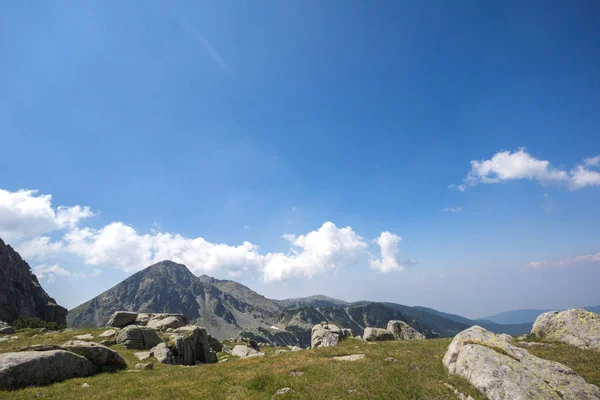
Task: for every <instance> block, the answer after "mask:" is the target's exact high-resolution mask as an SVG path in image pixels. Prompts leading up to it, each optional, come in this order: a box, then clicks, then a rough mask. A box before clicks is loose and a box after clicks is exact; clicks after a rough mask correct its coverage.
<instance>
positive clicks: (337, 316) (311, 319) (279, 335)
mask: <svg viewBox="0 0 600 400" xmlns="http://www.w3.org/2000/svg"><path fill="white" fill-rule="evenodd" d="M119 310H128V311H138V312H167V313H183V314H186V315H187V316H188V318H189V319H190V320H191V322H192V323H194V324H199V325H202V326H205V327H206V328H207V329H208V331H209V332H210V333H211V335H213V336H214V337H216V338H218V339H226V338H230V337H248V338H253V339H256V340H259V341H267V342H272V343H276V344H280V345H287V344H300V345H308V344H309V343H310V329H311V328H312V326H313V325H315V324H318V323H319V322H321V321H328V322H331V323H335V324H337V325H339V326H342V327H345V328H351V329H352V330H353V331H354V333H355V334H356V335H362V333H363V330H364V328H365V327H367V326H374V327H385V326H386V325H387V323H388V321H389V320H392V319H397V320H402V321H405V322H407V323H408V324H409V325H411V326H413V327H414V328H415V329H417V330H418V331H420V332H422V333H424V334H425V335H426V336H427V337H438V336H452V335H454V334H455V333H456V332H459V331H461V330H463V329H465V328H466V327H467V325H464V324H460V323H456V322H455V321H452V320H449V319H446V318H443V317H440V316H437V315H434V314H428V313H426V312H424V311H421V310H412V308H411V307H406V306H401V305H397V304H392V303H389V304H382V303H372V302H358V303H348V302H345V301H342V300H337V299H333V298H330V297H326V296H321V295H318V296H310V297H306V298H301V299H287V300H270V299H267V298H266V297H264V296H261V295H260V294H258V293H256V292H254V291H253V290H251V289H249V288H248V287H246V286H244V285H241V284H239V283H237V282H234V281H230V280H219V279H215V278H212V277H209V276H206V275H202V276H200V277H197V276H195V275H194V274H193V273H192V272H191V271H190V270H189V269H188V268H187V267H186V266H185V265H182V264H177V263H174V262H172V261H162V262H160V263H157V264H154V265H151V266H149V267H148V268H146V269H144V270H142V271H139V272H137V273H136V274H134V275H132V276H130V277H129V278H127V279H125V280H124V281H122V282H121V283H119V284H117V285H116V286H114V287H113V288H111V289H109V290H107V291H105V292H104V293H101V294H100V295H99V296H97V297H95V298H93V299H91V300H89V301H88V302H86V303H83V304H81V305H80V306H78V307H76V308H74V309H73V310H71V311H70V312H69V315H68V324H69V326H70V327H74V328H84V327H98V326H103V325H105V324H106V323H107V322H108V319H109V318H110V316H111V314H112V313H114V312H115V311H119Z"/></svg>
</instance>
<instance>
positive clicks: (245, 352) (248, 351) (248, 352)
mask: <svg viewBox="0 0 600 400" xmlns="http://www.w3.org/2000/svg"><path fill="white" fill-rule="evenodd" d="M231 354H232V355H234V356H238V357H240V358H247V357H262V356H264V355H265V353H262V352H260V351H256V350H254V349H253V348H252V347H248V346H244V345H242V344H239V345H237V346H235V347H234V348H233V350H231Z"/></svg>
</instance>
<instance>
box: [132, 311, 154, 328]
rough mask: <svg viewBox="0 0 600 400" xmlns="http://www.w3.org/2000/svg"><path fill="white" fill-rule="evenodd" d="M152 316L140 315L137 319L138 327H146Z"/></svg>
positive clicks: (147, 314)
mask: <svg viewBox="0 0 600 400" xmlns="http://www.w3.org/2000/svg"><path fill="white" fill-rule="evenodd" d="M151 316H152V314H149V313H138V315H137V317H136V318H135V322H134V323H135V324H136V325H142V326H145V325H146V324H147V323H148V321H150V317H151Z"/></svg>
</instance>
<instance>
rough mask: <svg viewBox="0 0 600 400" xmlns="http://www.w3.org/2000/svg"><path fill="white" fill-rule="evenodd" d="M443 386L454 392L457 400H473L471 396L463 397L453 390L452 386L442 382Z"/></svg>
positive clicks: (455, 389)
mask: <svg viewBox="0 0 600 400" xmlns="http://www.w3.org/2000/svg"><path fill="white" fill-rule="evenodd" d="M444 386H446V387H447V388H448V389H450V390H452V391H453V392H454V394H455V395H456V396H458V398H459V399H460V400H474V399H473V398H472V397H471V396H468V397H467V396H465V395H464V394H463V393H461V392H459V391H458V389H457V388H455V387H454V386H452V385H451V384H449V383H446V382H444Z"/></svg>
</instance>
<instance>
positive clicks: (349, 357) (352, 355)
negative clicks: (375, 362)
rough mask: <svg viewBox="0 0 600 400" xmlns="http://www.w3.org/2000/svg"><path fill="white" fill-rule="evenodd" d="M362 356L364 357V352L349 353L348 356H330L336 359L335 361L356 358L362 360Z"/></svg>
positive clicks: (354, 359) (355, 359) (353, 359)
mask: <svg viewBox="0 0 600 400" xmlns="http://www.w3.org/2000/svg"><path fill="white" fill-rule="evenodd" d="M363 358H365V355H364V354H351V355H348V356H336V357H331V359H332V360H336V361H358V360H362V359H363Z"/></svg>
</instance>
